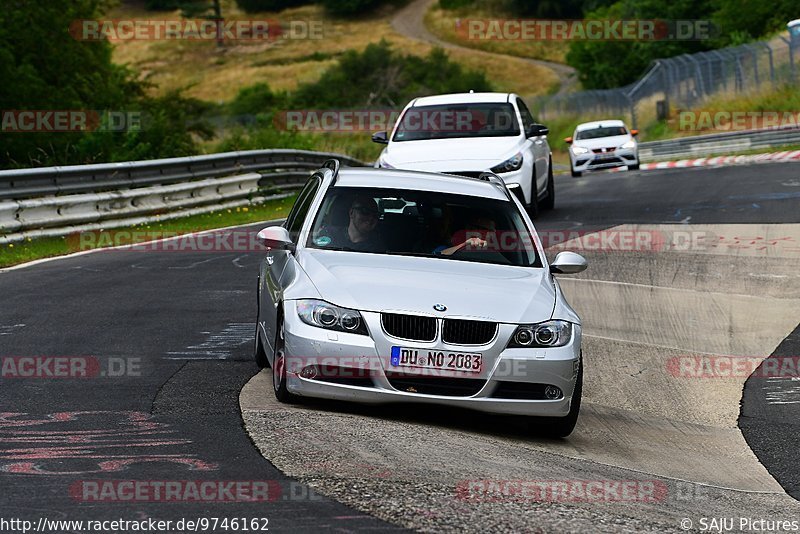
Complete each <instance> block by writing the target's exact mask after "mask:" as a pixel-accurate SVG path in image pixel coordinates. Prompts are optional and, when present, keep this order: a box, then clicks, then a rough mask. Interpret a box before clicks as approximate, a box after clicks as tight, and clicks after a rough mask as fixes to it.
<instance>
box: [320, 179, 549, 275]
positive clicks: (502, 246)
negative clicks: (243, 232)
mask: <svg viewBox="0 0 800 534" xmlns="http://www.w3.org/2000/svg"><path fill="white" fill-rule="evenodd" d="M476 239H477V241H476ZM470 240H471V241H470ZM481 242H482V243H481ZM306 246H307V247H309V248H316V249H327V250H339V251H346V252H356V253H378V254H393V255H401V256H423V257H432V258H441V259H443V260H448V261H450V260H458V261H470V262H478V263H494V264H502V265H514V266H522V267H541V266H542V264H541V261H540V259H539V257H538V254H537V253H536V247H535V245H534V240H533V237H532V234H531V233H530V232H529V231H528V229H527V227H526V226H525V222H524V219H523V218H522V215H521V214H520V213H519V210H518V209H517V207H516V205H515V204H513V203H511V202H509V201H508V200H495V199H487V198H484V197H472V196H466V195H457V194H451V193H436V192H427V191H413V190H404V189H387V188H356V187H342V186H339V187H332V188H330V189H329V190H328V191H327V192H326V194H325V198H324V199H323V201H322V204H321V206H320V209H319V211H318V212H317V215H316V218H315V220H314V224H313V226H312V230H311V233H310V235H309V237H308V241H307V242H306ZM453 249H456V250H453Z"/></svg>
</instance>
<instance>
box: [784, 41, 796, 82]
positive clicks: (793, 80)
mask: <svg viewBox="0 0 800 534" xmlns="http://www.w3.org/2000/svg"><path fill="white" fill-rule="evenodd" d="M780 38H781V39H782V40H783V42H784V43H786V45H787V46H788V47H789V65H790V69H791V72H792V83H794V82H795V80H796V77H795V71H794V52H793V51H792V41H790V40H788V39H787V38H786V37H784V36H783V35H781V36H780Z"/></svg>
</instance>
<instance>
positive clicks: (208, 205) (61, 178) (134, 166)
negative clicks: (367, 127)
mask: <svg viewBox="0 0 800 534" xmlns="http://www.w3.org/2000/svg"><path fill="white" fill-rule="evenodd" d="M330 158H337V159H339V161H340V162H341V163H342V165H344V166H363V165H364V163H362V162H360V161H358V160H355V159H353V158H350V157H347V156H342V155H340V154H331V153H325V152H310V151H305V150H253V151H244V152H228V153H223V154H214V155H208V156H192V157H185V158H172V159H160V160H149V161H132V162H125V163H111V164H100V165H78V166H70V167H47V168H37V169H21V170H8V171H0V243H9V242H15V241H21V240H23V239H27V238H36V237H51V236H64V235H68V234H71V233H76V232H84V231H93V230H98V229H106V228H118V227H121V226H132V225H137V224H142V223H146V222H150V221H154V220H165V219H171V218H176V217H183V216H186V215H195V214H199V213H207V212H210V211H214V210H217V209H224V208H233V207H238V206H244V205H247V204H254V203H259V202H263V201H265V200H268V199H272V198H282V197H286V196H288V194H287V193H285V192H278V191H277V190H286V189H292V188H296V187H299V186H300V185H301V184H302V183H303V182H305V180H306V179H307V178H308V176H309V175H310V174H311V172H312V171H313V170H316V169H318V168H319V167H320V166H321V165H322V163H323V162H324V161H325V160H328V159H330Z"/></svg>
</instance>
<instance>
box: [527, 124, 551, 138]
mask: <svg viewBox="0 0 800 534" xmlns="http://www.w3.org/2000/svg"><path fill="white" fill-rule="evenodd" d="M549 133H550V128H548V127H547V126H545V125H544V124H531V125H530V126H529V127H528V131H527V132H525V135H526V136H527V137H539V136H540V135H547V134H549Z"/></svg>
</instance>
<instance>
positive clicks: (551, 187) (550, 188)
mask: <svg viewBox="0 0 800 534" xmlns="http://www.w3.org/2000/svg"><path fill="white" fill-rule="evenodd" d="M541 207H542V209H543V210H551V209H553V208H555V207H556V183H555V180H554V179H553V162H552V161H550V170H549V171H548V173H547V197H546V198H545V199H544V200H543V201H542V206H541Z"/></svg>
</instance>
